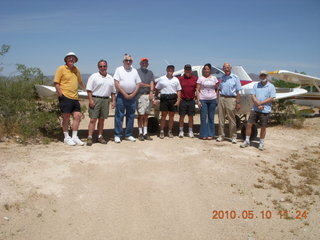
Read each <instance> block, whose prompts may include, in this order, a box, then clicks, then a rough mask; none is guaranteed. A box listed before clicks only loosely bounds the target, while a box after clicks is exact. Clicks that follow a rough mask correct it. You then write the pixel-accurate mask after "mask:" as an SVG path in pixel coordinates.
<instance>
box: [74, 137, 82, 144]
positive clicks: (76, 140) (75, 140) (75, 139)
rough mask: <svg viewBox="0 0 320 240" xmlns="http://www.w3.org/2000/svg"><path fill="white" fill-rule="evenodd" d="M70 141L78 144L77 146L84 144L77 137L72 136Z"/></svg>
mask: <svg viewBox="0 0 320 240" xmlns="http://www.w3.org/2000/svg"><path fill="white" fill-rule="evenodd" d="M72 141H73V142H74V143H75V144H77V145H79V146H83V145H84V142H82V141H81V140H80V139H79V138H78V137H73V138H72Z"/></svg>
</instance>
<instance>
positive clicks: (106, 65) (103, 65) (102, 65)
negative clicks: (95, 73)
mask: <svg viewBox="0 0 320 240" xmlns="http://www.w3.org/2000/svg"><path fill="white" fill-rule="evenodd" d="M103 67H107V65H101V66H99V68H103Z"/></svg>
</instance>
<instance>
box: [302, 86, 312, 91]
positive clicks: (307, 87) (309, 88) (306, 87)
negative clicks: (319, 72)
mask: <svg viewBox="0 0 320 240" xmlns="http://www.w3.org/2000/svg"><path fill="white" fill-rule="evenodd" d="M303 88H304V89H305V90H307V91H308V92H311V86H305V87H303Z"/></svg>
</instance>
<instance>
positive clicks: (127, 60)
mask: <svg viewBox="0 0 320 240" xmlns="http://www.w3.org/2000/svg"><path fill="white" fill-rule="evenodd" d="M124 61H125V62H132V60H129V59H126V60H124Z"/></svg>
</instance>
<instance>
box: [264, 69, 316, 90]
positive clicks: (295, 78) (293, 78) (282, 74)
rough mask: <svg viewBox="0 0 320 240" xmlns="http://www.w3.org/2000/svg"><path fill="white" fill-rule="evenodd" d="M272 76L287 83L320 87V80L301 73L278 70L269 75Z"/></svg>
mask: <svg viewBox="0 0 320 240" xmlns="http://www.w3.org/2000/svg"><path fill="white" fill-rule="evenodd" d="M268 74H269V75H270V76H272V77H274V78H276V79H280V80H283V81H286V82H291V83H296V84H299V85H302V86H303V85H315V86H319V85H320V78H317V77H313V76H309V75H304V74H301V73H295V72H290V71H287V70H278V71H273V72H269V73H268Z"/></svg>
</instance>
